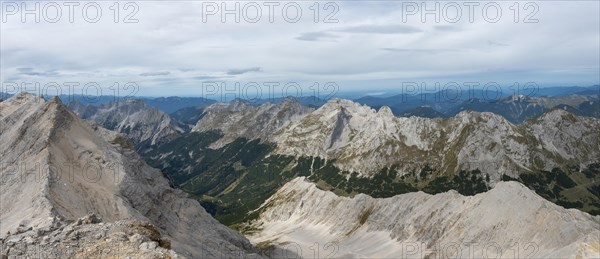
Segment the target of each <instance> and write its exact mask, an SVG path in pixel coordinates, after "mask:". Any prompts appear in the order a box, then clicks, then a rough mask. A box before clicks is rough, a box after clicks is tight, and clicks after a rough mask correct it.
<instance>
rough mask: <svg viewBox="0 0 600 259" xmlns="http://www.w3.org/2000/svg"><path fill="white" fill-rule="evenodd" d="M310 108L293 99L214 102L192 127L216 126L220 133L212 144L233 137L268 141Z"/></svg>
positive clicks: (213, 127) (207, 128) (199, 128)
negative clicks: (256, 104)
mask: <svg viewBox="0 0 600 259" xmlns="http://www.w3.org/2000/svg"><path fill="white" fill-rule="evenodd" d="M312 111H314V109H313V108H309V107H306V106H303V105H302V104H300V103H299V102H298V101H297V100H294V99H291V98H290V99H285V100H283V101H282V102H280V103H276V104H273V103H264V104H262V105H260V106H258V107H254V106H252V105H251V104H250V103H249V102H247V101H244V100H239V99H238V100H234V101H232V102H230V103H216V104H213V105H211V106H208V107H207V108H206V109H205V110H204V113H205V115H204V117H203V118H202V119H201V120H200V121H198V123H197V124H196V126H194V128H193V129H192V131H197V132H203V131H209V130H217V131H220V132H221V133H223V134H224V136H223V138H222V139H220V140H218V141H217V142H216V143H215V144H214V145H213V146H212V147H214V148H218V147H222V146H223V145H226V144H228V143H230V142H232V141H233V140H235V139H236V138H240V137H243V138H247V139H261V140H263V141H271V140H272V138H271V137H272V135H273V133H275V132H276V131H278V130H280V129H282V128H285V127H287V126H289V125H290V124H292V123H294V122H295V121H297V120H298V119H300V118H302V117H303V116H304V115H306V114H308V113H310V112H312Z"/></svg>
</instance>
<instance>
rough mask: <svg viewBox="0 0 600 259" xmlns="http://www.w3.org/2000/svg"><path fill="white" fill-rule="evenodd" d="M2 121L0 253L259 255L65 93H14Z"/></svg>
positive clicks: (1, 108)
mask: <svg viewBox="0 0 600 259" xmlns="http://www.w3.org/2000/svg"><path fill="white" fill-rule="evenodd" d="M0 121H1V123H0V135H1V136H2V141H1V142H0V162H1V163H0V164H1V165H2V166H3V168H2V178H3V179H2V192H1V193H0V195H1V197H0V199H1V200H2V203H1V206H2V209H1V210H0V221H1V222H2V224H1V225H0V228H1V229H0V238H1V240H2V244H3V245H2V254H3V256H8V257H9V258H12V257H15V256H25V257H37V256H38V255H39V253H40V252H41V253H44V254H47V255H50V256H51V257H61V258H65V257H80V258H89V257H90V256H100V257H105V256H111V255H114V256H119V257H127V256H132V257H144V258H170V257H177V256H179V257H183V258H198V257H211V258H215V257H223V256H229V255H232V256H233V255H237V256H239V255H242V256H243V255H248V256H254V257H259V256H260V255H259V250H257V249H256V248H254V247H253V246H252V245H251V244H250V243H249V242H248V240H247V239H246V238H244V237H243V236H241V235H239V234H238V233H237V232H235V231H233V230H231V229H229V228H227V227H225V226H223V225H221V224H219V223H218V222H217V221H216V220H214V219H213V218H212V217H211V216H210V215H209V214H208V213H206V211H205V210H204V209H203V208H202V207H201V206H200V205H199V204H198V203H197V202H196V201H194V200H192V199H188V198H187V195H186V194H185V193H183V192H181V191H180V190H176V189H172V188H171V187H170V186H169V182H168V181H167V179H165V178H163V176H162V173H161V172H160V171H159V170H156V169H154V168H151V167H149V166H148V165H146V163H145V162H144V160H143V159H142V158H141V157H139V155H138V154H137V153H136V152H135V150H133V149H131V143H130V142H129V140H128V139H127V138H126V137H125V136H123V135H122V134H118V133H115V132H112V131H109V130H107V129H104V128H102V127H100V126H97V125H90V124H89V123H87V122H85V121H82V120H81V119H79V118H78V117H77V116H76V115H75V113H73V112H72V111H71V110H70V109H69V108H68V107H67V106H66V105H64V104H62V102H61V101H60V99H58V98H52V99H51V100H44V99H43V98H40V97H37V96H34V95H31V94H28V93H21V94H18V95H15V96H13V97H11V98H10V99H8V100H6V101H3V102H1V103H0ZM111 249H112V250H111ZM152 256H155V257H152Z"/></svg>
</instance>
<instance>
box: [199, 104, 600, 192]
mask: <svg viewBox="0 0 600 259" xmlns="http://www.w3.org/2000/svg"><path fill="white" fill-rule="evenodd" d="M286 105H287V106H288V107H287V108H286ZM207 111H208V115H206V116H205V117H204V118H202V119H201V120H200V121H199V122H198V123H197V125H196V127H195V128H194V130H195V131H209V130H218V131H221V132H223V133H224V137H223V139H221V140H219V141H218V143H220V144H222V143H229V142H231V141H232V140H233V139H235V138H237V137H244V138H248V139H258V138H260V139H262V140H264V141H266V142H271V143H274V144H276V146H277V148H276V149H275V150H274V151H273V153H275V154H282V155H290V156H313V157H320V158H323V159H327V160H332V161H335V162H334V164H335V165H336V166H337V167H339V168H340V169H342V170H345V171H349V172H357V173H359V175H361V176H365V177H371V176H373V175H374V174H376V173H377V172H379V171H380V170H381V169H382V168H384V167H395V168H397V170H398V175H400V176H401V175H405V174H408V173H410V172H411V171H419V170H421V169H422V168H423V167H424V166H425V165H426V164H427V165H428V166H429V167H431V168H436V169H437V170H438V172H437V174H438V175H439V176H442V175H449V174H454V173H456V172H458V171H460V170H475V169H479V170H480V171H482V172H483V173H484V174H488V175H489V176H490V182H491V183H492V184H493V183H496V182H498V181H499V180H500V179H501V177H502V175H503V174H506V175H509V176H516V175H518V174H519V172H529V171H539V170H552V168H554V167H561V166H565V165H578V166H580V167H582V168H583V167H585V166H587V165H589V164H591V163H597V162H600V131H599V130H598V129H599V128H600V120H599V119H597V118H591V117H580V116H575V115H573V114H571V113H569V112H566V111H564V110H560V109H554V110H550V111H548V112H546V113H544V114H543V115H541V116H540V117H538V118H536V119H532V120H529V121H526V122H524V123H522V124H519V125H515V124H512V123H511V122H509V121H508V120H506V119H505V118H504V117H502V116H500V115H497V114H494V113H487V112H484V113H480V112H473V111H463V112H460V113H458V114H457V115H456V116H454V117H451V118H446V119H441V118H434V119H430V118H421V117H409V118H405V117H400V118H398V117H395V116H394V115H393V114H392V112H391V111H390V109H389V108H388V107H385V106H384V107H382V108H380V109H379V110H374V109H372V108H371V107H368V106H366V105H360V104H358V103H355V102H353V101H349V100H344V99H332V100H330V101H328V102H327V103H325V104H324V105H323V106H321V107H320V108H319V109H316V110H307V109H306V108H305V109H301V108H298V107H297V104H294V103H292V102H287V103H286V102H284V103H281V104H278V105H270V106H264V107H263V106H261V107H258V108H255V107H252V106H250V105H249V104H244V103H243V102H242V101H240V102H238V103H228V104H223V103H218V104H214V105H213V106H211V107H209V108H207ZM279 111H288V113H283V112H279ZM279 114H290V115H285V116H283V115H282V116H275V115H279ZM265 118H268V119H265ZM217 146H220V145H217Z"/></svg>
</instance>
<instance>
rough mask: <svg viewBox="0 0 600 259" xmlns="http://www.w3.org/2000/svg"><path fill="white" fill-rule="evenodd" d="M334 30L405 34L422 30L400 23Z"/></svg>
mask: <svg viewBox="0 0 600 259" xmlns="http://www.w3.org/2000/svg"><path fill="white" fill-rule="evenodd" d="M334 31H339V32H348V33H373V34H407V33H417V32H422V30H421V29H419V28H417V27H415V26H410V25H402V24H398V25H395V24H392V25H358V26H352V27H346V28H341V29H337V30H334Z"/></svg>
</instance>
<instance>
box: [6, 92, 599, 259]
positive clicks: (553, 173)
mask: <svg viewBox="0 0 600 259" xmlns="http://www.w3.org/2000/svg"><path fill="white" fill-rule="evenodd" d="M594 98H595V97H594V96H586V95H561V96H559V97H551V98H546V97H544V98H531V97H527V96H520V95H513V96H509V97H507V98H503V99H502V100H501V101H500V102H496V103H493V104H490V103H482V102H479V100H469V101H470V102H471V103H474V104H475V106H477V107H488V108H489V107H492V108H494V107H497V109H496V110H494V109H492V110H491V111H486V112H478V111H472V110H471V108H465V109H464V110H463V109H462V108H460V106H455V108H456V107H459V108H456V109H455V110H452V112H455V113H456V114H455V115H453V116H448V115H442V116H439V114H436V115H435V116H430V117H433V118H427V117H429V116H425V115H428V114H429V115H433V114H434V112H435V110H434V109H433V108H434V106H428V105H425V106H418V107H416V108H413V109H411V110H410V111H411V112H413V113H422V114H424V115H423V116H416V115H414V114H412V115H409V112H407V113H406V115H407V117H403V116H398V114H394V112H393V111H392V109H391V108H389V107H388V106H385V105H384V106H381V107H380V108H378V109H374V108H372V106H368V105H363V104H360V103H359V102H356V101H351V100H344V99H331V100H328V101H326V102H324V103H322V104H320V105H318V106H316V105H314V106H313V105H305V104H303V102H301V101H299V100H297V99H294V98H287V99H280V100H279V99H278V100H275V101H274V102H263V103H253V102H249V101H245V100H241V99H236V100H233V101H231V102H226V103H221V102H215V103H213V104H210V105H206V106H203V105H199V106H193V107H188V108H184V109H180V110H178V111H175V112H173V113H171V114H167V113H166V112H163V111H161V110H159V109H157V108H155V107H152V106H150V105H148V104H146V102H145V101H143V100H139V99H124V100H119V101H115V102H108V103H104V104H102V105H99V106H96V105H86V104H84V103H81V102H77V101H73V102H70V103H69V105H68V106H66V105H64V104H62V102H61V101H60V99H59V98H51V99H49V100H46V99H44V98H41V97H37V96H35V95H31V94H27V93H20V94H17V95H15V96H13V97H11V98H9V99H8V100H4V101H2V102H0V120H1V121H2V124H1V125H0V136H2V140H3V141H2V143H0V144H1V145H0V155H2V156H1V158H0V159H1V161H0V162H1V163H0V164H1V165H3V168H2V177H3V180H2V189H3V192H2V197H1V200H2V204H0V205H1V206H2V211H1V214H0V222H1V223H2V224H1V225H0V239H1V240H0V241H2V243H3V244H6V245H3V246H2V254H3V255H7V256H9V257H10V256H16V255H25V256H33V255H35V253H36V252H37V251H39V248H41V249H42V250H44V251H45V252H47V253H49V254H52V255H54V256H55V257H85V258H88V257H94V256H96V257H105V256H117V255H121V254H124V255H125V256H131V257H135V258H169V257H173V258H174V257H183V258H197V257H210V258H213V257H262V256H268V257H278V258H281V257H337V258H361V257H371V258H372V257H378V258H397V257H398V255H403V256H404V257H407V258H412V257H415V258H432V257H462V258H464V257H473V256H475V257H486V256H487V257H490V254H489V253H491V252H489V250H490V247H493V249H492V250H493V251H495V252H494V253H496V252H498V251H503V252H502V256H504V257H510V256H511V255H512V254H507V252H508V251H515V249H516V250H518V251H519V257H535V258H539V257H545V258H547V257H560V258H562V257H577V256H579V257H583V258H587V257H594V256H595V255H596V254H599V253H600V247H599V246H598V245H597V244H598V243H599V238H598V235H599V234H600V227H598V226H600V216H598V215H600V184H598V181H600V131H598V130H597V129H598V128H600V119H598V118H595V117H594V116H588V115H583V114H581V113H579V112H588V113H589V112H591V111H593V109H589V108H590V107H592V108H593V106H594V105H595V104H596V103H597V102H596V100H595V99H594ZM533 100H535V102H534V101H533ZM500 103H502V104H500ZM586 105H588V106H589V107H588V106H586ZM502 107H505V109H503V108H502ZM449 111H451V109H450V108H448V109H446V112H449ZM507 111H508V113H506V112H507ZM503 112H504V113H503ZM515 114H516V115H517V116H513V115H515ZM523 114H525V115H523ZM536 114H537V115H536ZM520 120H522V121H520ZM519 121H520V122H519ZM594 215H596V216H594ZM213 217H214V218H213ZM215 218H216V219H217V220H218V221H217V220H215ZM222 224H224V225H222ZM225 225H226V226H229V228H228V227H226V226H225ZM231 228H233V229H235V230H237V231H239V232H241V234H240V233H238V232H237V231H235V230H232V229H231ZM242 234H243V235H245V237H244V236H243V235H242ZM473 243H476V246H479V247H475V250H468V249H469V248H470V247H471V245H472V244H473ZM207 244H208V245H207ZM490 244H491V245H490ZM465 246H466V247H465ZM114 247H118V248H119V249H117V250H118V252H119V253H116V252H115V251H114V250H115V249H110V248H114ZM407 249H408V250H407ZM515 252H516V251H515ZM465 253H467V254H465Z"/></svg>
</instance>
